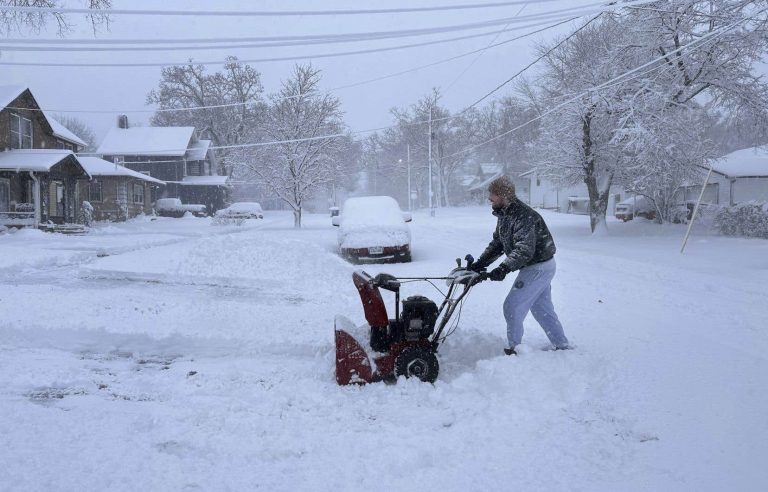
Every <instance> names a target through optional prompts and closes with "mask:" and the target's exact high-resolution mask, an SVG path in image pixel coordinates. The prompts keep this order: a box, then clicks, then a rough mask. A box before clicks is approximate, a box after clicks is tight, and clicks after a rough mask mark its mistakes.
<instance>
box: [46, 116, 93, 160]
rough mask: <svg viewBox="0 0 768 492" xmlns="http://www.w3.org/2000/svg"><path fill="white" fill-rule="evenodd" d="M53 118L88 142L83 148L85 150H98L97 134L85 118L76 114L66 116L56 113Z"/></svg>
mask: <svg viewBox="0 0 768 492" xmlns="http://www.w3.org/2000/svg"><path fill="white" fill-rule="evenodd" d="M53 118H55V119H56V121H58V122H59V123H61V124H62V125H64V127H66V128H67V130H69V131H71V132H72V133H74V134H75V135H77V136H78V137H80V138H81V139H82V140H83V142H85V143H86V144H88V145H87V146H86V147H85V148H84V149H83V151H84V152H92V151H94V150H96V134H95V133H93V130H91V127H89V126H88V125H87V124H86V123H85V122H84V121H83V120H81V119H79V118H76V117H74V116H66V115H62V114H55V115H53Z"/></svg>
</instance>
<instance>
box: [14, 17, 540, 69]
mask: <svg viewBox="0 0 768 492" xmlns="http://www.w3.org/2000/svg"><path fill="white" fill-rule="evenodd" d="M549 20H551V19H548V20H547V22H548V21H549ZM545 23H546V22H538V23H533V24H525V25H522V26H516V27H514V28H511V29H510V28H509V24H510V23H507V25H506V26H504V28H503V29H501V30H496V31H489V32H483V33H478V34H469V35H465V36H459V37H453V38H444V39H440V40H433V41H426V42H422V43H413V44H408V45H403V47H418V46H426V45H430V44H438V43H445V42H449V41H458V40H464V39H472V38H478V37H485V36H492V35H494V34H496V35H498V34H501V33H504V32H509V31H517V30H523V29H526V28H529V27H535V26H540V25H542V24H545ZM398 37H410V36H398ZM394 38H396V37H395V36H389V37H380V38H372V37H362V36H361V37H355V36H351V37H349V38H344V39H322V38H321V39H316V40H309V41H280V42H269V43H247V44H227V45H221V46H219V45H216V46H208V45H182V46H167V47H165V46H163V47H161V46H146V47H144V46H128V47H105V46H93V47H91V46H88V47H71V46H0V51H42V52H60V51H66V52H69V51H72V52H79V51H84V52H97V51H114V52H121V51H178V50H184V51H186V50H225V49H226V50H229V49H240V48H282V47H289V46H310V45H316V44H335V43H356V42H364V41H379V40H385V39H394ZM1 44H2V41H0V45H1ZM397 48H399V47H386V48H382V49H397ZM343 54H344V53H340V55H343ZM315 56H320V55H302V56H299V57H294V58H313V57H315ZM272 60H275V58H262V59H256V60H252V61H251V62H262V61H272ZM0 63H1V62H0ZM188 63H189V62H188V61H186V62H182V64H184V65H186V64H188ZM209 63H218V62H198V63H196V64H201V65H205V64H209ZM222 63H223V62H222ZM161 65H162V64H161Z"/></svg>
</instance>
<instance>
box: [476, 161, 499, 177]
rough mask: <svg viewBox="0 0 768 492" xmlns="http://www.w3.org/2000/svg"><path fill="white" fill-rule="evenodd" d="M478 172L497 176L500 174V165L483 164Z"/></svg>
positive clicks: (493, 163) (492, 163)
mask: <svg viewBox="0 0 768 492" xmlns="http://www.w3.org/2000/svg"><path fill="white" fill-rule="evenodd" d="M480 172H481V173H483V174H484V175H485V174H498V173H500V172H501V164H499V163H498V162H484V163H482V164H480Z"/></svg>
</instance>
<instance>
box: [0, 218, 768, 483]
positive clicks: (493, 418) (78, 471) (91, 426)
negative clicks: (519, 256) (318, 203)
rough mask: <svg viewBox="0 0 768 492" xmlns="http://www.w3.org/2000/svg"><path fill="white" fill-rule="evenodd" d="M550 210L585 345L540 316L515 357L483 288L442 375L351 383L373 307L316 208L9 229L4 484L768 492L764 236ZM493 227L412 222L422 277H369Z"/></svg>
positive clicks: (2, 259)
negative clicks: (595, 225)
mask: <svg viewBox="0 0 768 492" xmlns="http://www.w3.org/2000/svg"><path fill="white" fill-rule="evenodd" d="M543 214H544V216H545V219H546V220H547V221H548V223H549V225H550V227H551V229H552V232H553V234H554V236H555V240H556V242H557V245H558V255H557V261H558V268H559V271H558V274H557V276H556V277H555V281H554V284H553V295H554V298H555V305H556V307H557V308H558V311H559V314H560V317H561V319H562V321H563V324H564V326H565V329H566V333H567V335H568V336H569V338H570V339H571V341H572V342H573V343H574V344H575V345H576V347H577V348H576V350H572V351H566V352H552V351H544V350H541V349H542V348H545V347H546V346H547V340H546V337H545V336H544V334H543V333H542V332H541V330H540V329H539V328H538V326H537V325H536V323H535V322H534V321H533V320H532V319H530V318H529V319H528V320H527V322H526V323H527V324H526V336H525V338H524V342H525V346H524V347H523V348H522V350H521V352H522V353H521V354H520V355H519V356H518V357H506V356H504V355H503V354H502V348H503V347H504V346H505V338H504V324H503V319H502V315H501V303H502V300H503V298H504V296H505V295H506V291H507V289H508V287H509V284H510V283H511V282H510V281H509V280H507V281H506V282H504V283H503V284H500V283H494V282H487V283H484V284H481V285H480V286H478V287H477V288H476V289H475V290H474V291H473V293H472V295H471V296H470V297H469V299H468V301H467V302H466V304H465V306H464V308H463V311H462V315H461V319H460V322H459V328H458V329H457V330H456V332H455V334H454V335H453V336H452V338H450V339H449V340H448V342H447V344H446V345H445V346H444V347H443V349H442V350H441V353H440V362H441V366H442V367H441V373H440V377H439V379H438V381H437V383H436V384H435V385H434V386H432V385H429V384H423V383H420V382H417V381H413V380H408V381H406V380H401V381H400V382H398V384H397V385H395V386H387V385H383V384H378V385H369V386H366V387H339V386H337V385H336V383H335V381H334V375H333V368H334V356H333V355H334V354H333V319H334V316H335V315H336V314H344V315H346V316H348V317H350V318H351V319H353V320H355V321H358V322H362V320H363V311H362V307H361V305H360V301H359V298H358V295H357V292H356V290H355V288H354V286H353V284H352V282H351V273H352V272H353V270H354V269H355V268H356V267H355V266H353V265H350V264H348V263H346V262H344V261H343V260H341V259H340V258H338V256H336V254H335V247H336V232H337V230H336V228H334V227H332V226H331V220H330V218H329V217H328V216H327V215H305V217H304V224H305V228H304V229H301V230H295V229H293V227H292V224H293V218H292V216H291V215H290V214H288V213H275V212H267V213H266V214H265V217H266V218H265V219H264V220H259V221H254V222H253V223H250V222H249V223H248V224H247V225H245V226H243V227H217V226H212V225H211V224H210V219H159V220H156V221H149V220H137V221H133V222H130V223H127V224H120V225H113V226H109V227H106V228H103V229H99V230H97V231H94V232H92V233H91V234H90V235H87V236H82V237H64V236H58V235H50V234H44V233H40V232H37V231H20V232H18V233H15V234H6V235H3V236H0V282H1V283H2V288H1V290H0V304H1V305H2V307H3V315H2V317H1V319H0V436H1V437H0V443H2V447H1V448H0V489H2V490H20V491H22V490H23V491H32V490H142V489H143V490H186V489H199V490H253V489H256V488H262V489H264V490H334V491H336V490H420V491H423V490H456V491H464V490H509V489H517V490H586V491H594V490H724V489H730V490H763V488H764V486H765V485H764V484H765V483H768V467H766V466H765V459H766V458H765V457H766V455H768V439H767V438H768V395H766V388H768V357H767V356H766V354H768V331H766V326H765V321H766V319H768V289H766V285H768V284H767V283H766V282H767V281H768V241H762V240H744V239H733V238H722V237H717V236H706V235H695V236H693V237H692V239H691V241H690V242H689V244H688V248H687V250H686V253H685V255H681V254H680V253H679V248H680V243H681V241H682V236H683V234H684V229H683V228H682V227H680V226H663V227H659V226H656V225H653V224H650V223H647V222H644V221H640V220H637V221H633V222H630V223H626V224H621V223H615V222H611V223H609V226H610V234H609V235H607V236H603V237H591V236H590V234H589V226H588V220H589V218H588V217H586V216H572V215H560V214H554V213H547V212H543ZM493 224H494V218H493V217H492V216H491V215H490V213H489V209H488V208H487V207H472V208H456V209H446V210H439V211H438V215H437V217H435V218H431V217H429V216H428V215H426V214H423V213H415V214H414V221H413V222H412V223H411V224H410V225H411V230H412V236H413V245H412V246H413V259H414V261H413V263H410V264H397V265H369V266H366V267H364V269H365V270H366V271H368V272H369V273H371V274H375V273H378V272H381V271H386V272H389V273H392V274H395V275H401V276H416V275H435V276H438V275H442V274H445V273H447V271H448V270H449V269H450V268H452V267H453V266H454V265H455V263H454V258H456V257H459V256H461V257H463V256H464V255H465V254H466V253H472V254H474V255H475V256H477V255H478V254H479V253H480V252H481V251H482V249H483V248H484V247H485V245H486V244H487V242H488V240H489V239H490V234H491V231H492V227H493ZM413 293H420V294H424V295H427V296H428V297H430V298H432V299H438V298H439V293H437V292H436V291H435V290H434V289H433V288H432V287H431V286H429V285H428V284H407V287H406V288H405V289H404V294H405V295H410V294H413ZM385 296H387V294H385ZM385 300H386V301H387V302H388V303H390V305H391V298H389V297H386V299H385Z"/></svg>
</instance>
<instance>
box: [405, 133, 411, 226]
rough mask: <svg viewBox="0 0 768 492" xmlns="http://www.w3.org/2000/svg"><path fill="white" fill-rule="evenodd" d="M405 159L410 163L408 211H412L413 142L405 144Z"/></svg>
mask: <svg viewBox="0 0 768 492" xmlns="http://www.w3.org/2000/svg"><path fill="white" fill-rule="evenodd" d="M405 149H406V150H405V155H406V157H405V159H406V162H407V163H408V211H409V212H410V211H411V144H406V146H405Z"/></svg>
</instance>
